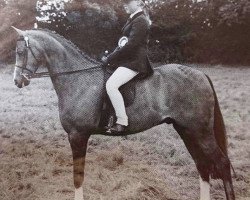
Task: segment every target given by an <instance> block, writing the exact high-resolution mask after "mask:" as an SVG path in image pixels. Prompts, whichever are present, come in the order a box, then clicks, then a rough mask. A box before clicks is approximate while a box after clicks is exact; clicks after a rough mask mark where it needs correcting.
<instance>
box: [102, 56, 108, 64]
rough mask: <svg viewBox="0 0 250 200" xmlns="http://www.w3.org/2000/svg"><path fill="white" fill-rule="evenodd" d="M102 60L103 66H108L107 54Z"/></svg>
mask: <svg viewBox="0 0 250 200" xmlns="http://www.w3.org/2000/svg"><path fill="white" fill-rule="evenodd" d="M101 60H102V65H103V66H108V58H107V57H106V56H103V57H102V59H101Z"/></svg>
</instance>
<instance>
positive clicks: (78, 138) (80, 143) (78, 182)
mask: <svg viewBox="0 0 250 200" xmlns="http://www.w3.org/2000/svg"><path fill="white" fill-rule="evenodd" d="M68 136H69V142H70V146H71V149H72V154H73V173H74V186H75V200H83V190H82V183H83V180H84V166H85V156H86V150H87V144H88V139H89V135H84V134H83V133H79V132H71V133H69V135H68Z"/></svg>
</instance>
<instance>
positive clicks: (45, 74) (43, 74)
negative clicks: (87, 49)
mask: <svg viewBox="0 0 250 200" xmlns="http://www.w3.org/2000/svg"><path fill="white" fill-rule="evenodd" d="M19 41H23V42H25V53H26V54H25V66H23V67H21V66H18V65H15V67H17V68H20V69H22V72H21V75H22V76H24V77H25V78H26V79H27V80H30V79H33V78H43V77H55V76H61V75H66V74H73V73H79V72H83V71H89V70H94V69H99V68H102V67H103V64H102V63H101V64H100V65H97V66H95V67H90V68H85V69H79V70H74V71H66V72H56V73H52V74H51V73H49V72H40V73H36V70H37V69H38V68H36V69H35V70H34V71H32V70H30V69H28V68H27V61H28V50H30V52H31V54H32V55H33V56H34V58H35V60H36V61H38V59H37V58H36V56H35V54H34V52H33V51H32V49H31V47H30V44H29V38H28V37H21V38H20V39H19ZM23 70H27V71H29V72H30V73H31V74H27V73H23Z"/></svg>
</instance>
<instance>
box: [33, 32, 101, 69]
mask: <svg viewBox="0 0 250 200" xmlns="http://www.w3.org/2000/svg"><path fill="white" fill-rule="evenodd" d="M32 30H38V31H43V32H46V33H48V34H49V35H50V36H52V37H53V38H55V39H56V40H57V41H59V42H63V43H66V44H68V45H69V46H71V47H72V48H73V49H74V50H75V51H76V52H78V53H79V54H80V55H82V56H83V57H84V58H85V59H86V60H87V61H89V62H91V63H92V64H100V62H99V61H97V60H95V59H94V58H91V57H90V56H89V55H87V54H86V53H84V52H83V51H82V50H81V49H79V47H78V46H76V45H75V44H74V43H73V42H72V41H70V40H68V39H66V38H65V37H64V36H62V35H60V34H58V33H56V32H55V31H52V30H49V29H42V28H37V29H32Z"/></svg>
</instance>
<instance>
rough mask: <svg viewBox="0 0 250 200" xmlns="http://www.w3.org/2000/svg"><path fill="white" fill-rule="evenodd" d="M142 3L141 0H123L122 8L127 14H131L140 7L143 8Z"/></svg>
mask: <svg viewBox="0 0 250 200" xmlns="http://www.w3.org/2000/svg"><path fill="white" fill-rule="evenodd" d="M144 5H145V3H144V2H143V1H142V0H124V9H125V10H126V12H127V13H128V14H132V13H134V12H135V11H137V10H138V9H140V8H142V9H143V7H144Z"/></svg>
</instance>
